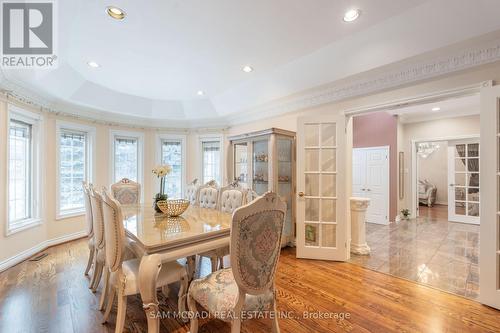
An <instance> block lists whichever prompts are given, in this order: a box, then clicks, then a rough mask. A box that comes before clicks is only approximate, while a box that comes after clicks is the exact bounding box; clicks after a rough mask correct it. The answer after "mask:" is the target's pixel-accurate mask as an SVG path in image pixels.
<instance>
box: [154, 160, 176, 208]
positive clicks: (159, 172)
mask: <svg viewBox="0 0 500 333" xmlns="http://www.w3.org/2000/svg"><path fill="white" fill-rule="evenodd" d="M171 172H172V167H171V166H170V165H168V164H165V165H159V166H157V167H155V168H154V169H153V174H155V175H156V177H158V178H159V179H160V192H159V193H156V195H155V197H154V204H153V207H154V209H155V211H157V212H158V213H161V209H160V207H158V205H157V204H156V203H157V202H158V201H162V200H167V199H168V195H167V194H166V193H165V177H166V176H167V175H168V174H169V173H171Z"/></svg>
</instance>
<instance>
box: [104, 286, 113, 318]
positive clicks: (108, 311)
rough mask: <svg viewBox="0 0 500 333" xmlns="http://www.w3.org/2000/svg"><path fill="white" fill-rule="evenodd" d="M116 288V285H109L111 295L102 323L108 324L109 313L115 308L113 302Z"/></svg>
mask: <svg viewBox="0 0 500 333" xmlns="http://www.w3.org/2000/svg"><path fill="white" fill-rule="evenodd" d="M115 295H116V288H115V286H111V285H110V286H109V296H108V302H107V303H106V311H105V312H104V316H103V319H102V323H103V324H106V322H107V321H108V319H109V314H110V313H111V309H112V308H113V303H114V301H115Z"/></svg>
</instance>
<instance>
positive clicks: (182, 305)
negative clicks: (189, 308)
mask: <svg viewBox="0 0 500 333" xmlns="http://www.w3.org/2000/svg"><path fill="white" fill-rule="evenodd" d="M180 282H181V285H180V288H179V294H178V295H177V296H178V300H177V311H179V315H181V316H182V315H183V314H184V312H185V311H186V293H187V291H188V287H189V281H188V277H187V275H186V276H184V277H182V279H181V281H180ZM181 318H184V317H181Z"/></svg>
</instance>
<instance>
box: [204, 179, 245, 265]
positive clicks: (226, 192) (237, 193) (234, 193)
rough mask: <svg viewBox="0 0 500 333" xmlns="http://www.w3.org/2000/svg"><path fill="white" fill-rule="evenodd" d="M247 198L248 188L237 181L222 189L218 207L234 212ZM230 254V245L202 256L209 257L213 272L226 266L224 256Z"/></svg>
mask: <svg viewBox="0 0 500 333" xmlns="http://www.w3.org/2000/svg"><path fill="white" fill-rule="evenodd" d="M245 200H246V190H245V189H243V188H242V187H241V186H240V185H239V183H238V182H237V181H235V182H233V183H231V184H229V185H227V186H225V187H223V188H221V189H220V195H219V201H218V204H217V208H218V209H219V210H220V211H221V212H224V213H229V214H232V213H233V212H234V211H235V210H236V209H237V208H239V207H241V206H243V205H244V204H245ZM227 255H229V246H224V247H222V248H218V249H215V250H211V251H207V252H203V253H200V257H203V258H209V259H210V262H211V265H212V272H215V271H216V270H217V269H219V267H221V268H224V257H225V256H227Z"/></svg>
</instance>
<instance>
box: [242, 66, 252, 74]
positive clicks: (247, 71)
mask: <svg viewBox="0 0 500 333" xmlns="http://www.w3.org/2000/svg"><path fill="white" fill-rule="evenodd" d="M251 71H253V68H252V67H250V66H248V65H247V66H245V67H243V72H245V73H250V72H251Z"/></svg>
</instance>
